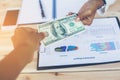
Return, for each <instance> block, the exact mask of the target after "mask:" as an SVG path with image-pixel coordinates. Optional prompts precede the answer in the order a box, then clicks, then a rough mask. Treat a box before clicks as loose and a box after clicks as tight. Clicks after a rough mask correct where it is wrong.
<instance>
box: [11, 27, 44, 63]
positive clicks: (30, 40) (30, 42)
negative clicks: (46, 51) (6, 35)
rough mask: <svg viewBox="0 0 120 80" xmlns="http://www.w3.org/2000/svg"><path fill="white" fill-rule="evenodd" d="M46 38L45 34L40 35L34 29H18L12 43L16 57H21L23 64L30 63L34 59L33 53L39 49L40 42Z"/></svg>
mask: <svg viewBox="0 0 120 80" xmlns="http://www.w3.org/2000/svg"><path fill="white" fill-rule="evenodd" d="M44 38H45V34H44V33H38V32H37V30H36V29H32V28H17V29H16V30H15V33H14V36H13V37H12V42H13V46H14V50H15V53H16V55H18V56H19V58H20V59H22V60H23V61H22V60H21V62H22V63H23V62H26V63H29V62H31V61H32V59H33V55H34V54H33V53H34V51H35V50H37V49H38V47H39V45H40V41H41V40H42V39H44Z"/></svg>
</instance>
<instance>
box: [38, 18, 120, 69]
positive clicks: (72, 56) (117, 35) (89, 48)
mask: <svg viewBox="0 0 120 80" xmlns="http://www.w3.org/2000/svg"><path fill="white" fill-rule="evenodd" d="M117 61H120V29H119V23H118V21H117V18H116V17H111V18H98V19H94V21H93V24H92V25H91V26H86V30H85V32H83V33H80V34H76V35H74V36H72V37H68V38H66V39H64V40H61V41H59V42H58V43H53V44H51V45H49V46H47V47H45V46H43V45H41V47H40V50H39V56H38V70H40V69H55V68H65V67H73V66H83V65H91V64H101V63H111V62H117Z"/></svg>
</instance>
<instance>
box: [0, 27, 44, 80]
mask: <svg viewBox="0 0 120 80" xmlns="http://www.w3.org/2000/svg"><path fill="white" fill-rule="evenodd" d="M44 37H45V33H38V32H37V30H35V29H32V28H18V29H16V30H15V33H14V36H13V37H12V42H13V45H14V50H13V51H12V52H10V53H9V55H7V56H6V57H5V58H4V59H3V60H2V61H1V62H0V79H1V80H15V79H16V78H17V76H18V75H19V73H20V72H21V70H22V69H23V68H24V67H25V66H26V65H27V64H28V63H30V62H31V61H32V59H33V55H34V51H36V50H37V48H38V47H39V45H40V41H41V40H43V39H44Z"/></svg>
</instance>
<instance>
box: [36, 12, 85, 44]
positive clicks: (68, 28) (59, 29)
mask: <svg viewBox="0 0 120 80" xmlns="http://www.w3.org/2000/svg"><path fill="white" fill-rule="evenodd" d="M75 18H76V14H73V15H70V16H67V17H65V18H61V19H58V20H55V21H52V22H48V23H43V24H39V25H38V32H46V33H47V37H46V38H45V39H44V40H43V43H44V45H45V46H47V45H49V44H52V43H54V42H57V41H59V40H61V39H64V38H67V37H69V36H71V35H73V34H76V33H78V32H81V31H84V30H85V27H84V26H83V24H82V22H80V21H79V22H76V21H75Z"/></svg>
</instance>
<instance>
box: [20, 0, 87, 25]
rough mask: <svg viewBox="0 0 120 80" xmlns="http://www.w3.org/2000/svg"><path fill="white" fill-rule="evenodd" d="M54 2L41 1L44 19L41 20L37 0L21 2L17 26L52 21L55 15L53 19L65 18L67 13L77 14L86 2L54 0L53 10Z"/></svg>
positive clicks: (83, 0) (84, 0)
mask: <svg viewBox="0 0 120 80" xmlns="http://www.w3.org/2000/svg"><path fill="white" fill-rule="evenodd" d="M53 1H54V0H41V2H42V6H43V10H44V13H45V16H46V18H42V16H41V9H40V4H39V0H23V1H22V6H21V9H20V13H19V17H18V24H29V23H41V22H46V21H49V20H53V19H54V18H53V15H54V13H55V15H56V17H55V19H58V18H61V17H65V16H66V15H67V14H68V12H75V13H77V12H78V11H79V9H80V7H81V6H82V5H83V4H84V3H85V2H86V1H87V0H55V1H56V3H55V5H56V6H54V7H56V8H53V3H54V2H53Z"/></svg>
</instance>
